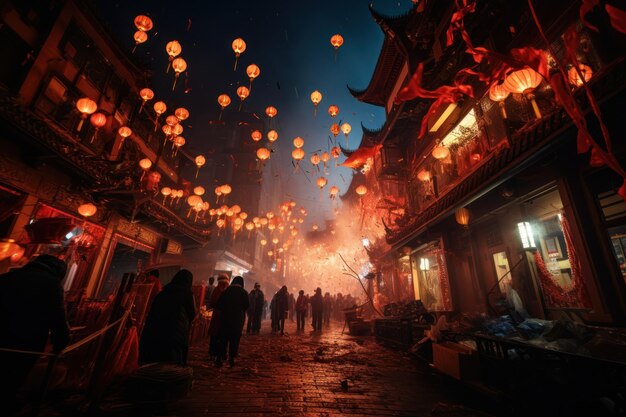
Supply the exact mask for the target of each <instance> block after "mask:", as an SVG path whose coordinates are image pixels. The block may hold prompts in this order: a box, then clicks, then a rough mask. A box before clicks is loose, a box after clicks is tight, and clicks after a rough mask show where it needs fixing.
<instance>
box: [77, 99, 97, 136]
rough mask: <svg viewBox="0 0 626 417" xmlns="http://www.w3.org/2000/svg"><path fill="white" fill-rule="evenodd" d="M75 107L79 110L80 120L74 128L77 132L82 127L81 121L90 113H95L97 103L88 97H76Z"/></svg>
mask: <svg viewBox="0 0 626 417" xmlns="http://www.w3.org/2000/svg"><path fill="white" fill-rule="evenodd" d="M76 109H78V111H79V112H80V122H79V123H78V127H77V128H76V131H77V132H80V129H81V128H82V127H83V122H84V121H85V119H86V118H87V116H89V115H90V114H93V113H95V111H96V110H98V105H97V104H96V102H95V101H93V100H92V99H90V98H88V97H83V98H81V99H78V101H77V102H76Z"/></svg>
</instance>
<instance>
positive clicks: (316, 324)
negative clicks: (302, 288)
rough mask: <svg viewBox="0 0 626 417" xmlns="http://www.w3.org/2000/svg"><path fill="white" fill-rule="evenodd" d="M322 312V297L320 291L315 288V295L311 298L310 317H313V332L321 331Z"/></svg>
mask: <svg viewBox="0 0 626 417" xmlns="http://www.w3.org/2000/svg"><path fill="white" fill-rule="evenodd" d="M323 311H324V297H322V289H321V288H319V287H318V288H317V289H316V290H315V295H313V296H312V297H311V315H312V316H313V323H312V325H313V330H314V331H321V330H322V314H323Z"/></svg>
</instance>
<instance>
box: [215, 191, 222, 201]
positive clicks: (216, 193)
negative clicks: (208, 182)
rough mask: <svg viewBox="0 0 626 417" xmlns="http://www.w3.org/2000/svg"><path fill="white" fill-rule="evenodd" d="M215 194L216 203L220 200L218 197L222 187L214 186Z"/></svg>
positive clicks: (220, 194)
mask: <svg viewBox="0 0 626 417" xmlns="http://www.w3.org/2000/svg"><path fill="white" fill-rule="evenodd" d="M215 195H216V196H217V199H216V200H215V204H217V202H218V201H220V197H221V196H222V187H215Z"/></svg>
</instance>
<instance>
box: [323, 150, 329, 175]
mask: <svg viewBox="0 0 626 417" xmlns="http://www.w3.org/2000/svg"><path fill="white" fill-rule="evenodd" d="M328 161H330V154H329V153H328V152H322V162H323V163H324V173H326V166H327V164H328Z"/></svg>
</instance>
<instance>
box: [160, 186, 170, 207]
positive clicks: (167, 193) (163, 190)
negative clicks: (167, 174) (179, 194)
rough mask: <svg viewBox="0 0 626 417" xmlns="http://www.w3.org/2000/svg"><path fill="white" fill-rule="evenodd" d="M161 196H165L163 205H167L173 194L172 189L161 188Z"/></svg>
mask: <svg viewBox="0 0 626 417" xmlns="http://www.w3.org/2000/svg"><path fill="white" fill-rule="evenodd" d="M161 194H162V195H163V204H165V200H166V199H167V197H169V196H170V195H171V194H172V189H171V188H170V187H163V188H161Z"/></svg>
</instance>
